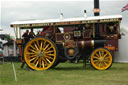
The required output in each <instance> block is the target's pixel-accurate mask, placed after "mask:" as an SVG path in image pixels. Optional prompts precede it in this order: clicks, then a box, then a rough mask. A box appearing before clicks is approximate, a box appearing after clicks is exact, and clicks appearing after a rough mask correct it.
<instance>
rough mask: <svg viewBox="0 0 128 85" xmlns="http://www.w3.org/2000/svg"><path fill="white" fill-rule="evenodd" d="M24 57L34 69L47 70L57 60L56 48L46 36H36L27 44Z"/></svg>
mask: <svg viewBox="0 0 128 85" xmlns="http://www.w3.org/2000/svg"><path fill="white" fill-rule="evenodd" d="M24 59H25V61H26V63H27V65H28V66H29V67H30V68H32V69H34V70H46V69H48V68H50V67H51V66H52V65H53V64H54V62H55V60H56V48H55V46H54V45H53V43H52V42H51V41H50V40H48V39H46V38H35V39H33V40H31V41H29V42H28V44H27V45H26V47H25V49H24Z"/></svg>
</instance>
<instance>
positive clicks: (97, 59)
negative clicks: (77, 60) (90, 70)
mask: <svg viewBox="0 0 128 85" xmlns="http://www.w3.org/2000/svg"><path fill="white" fill-rule="evenodd" d="M91 64H92V65H93V67H94V68H96V69H98V70H105V69H108V68H109V67H110V66H111V64H112V55H111V53H110V52H109V51H108V50H107V49H104V48H98V49H96V50H94V51H93V53H92V55H91Z"/></svg>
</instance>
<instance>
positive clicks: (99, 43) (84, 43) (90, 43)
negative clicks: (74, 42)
mask: <svg viewBox="0 0 128 85" xmlns="http://www.w3.org/2000/svg"><path fill="white" fill-rule="evenodd" d="M105 41H106V40H86V41H79V42H78V47H79V48H88V47H91V48H94V47H104V43H105Z"/></svg>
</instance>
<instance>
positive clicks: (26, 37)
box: [21, 30, 29, 68]
mask: <svg viewBox="0 0 128 85" xmlns="http://www.w3.org/2000/svg"><path fill="white" fill-rule="evenodd" d="M22 38H23V41H24V42H23V43H24V44H23V49H24V47H25V45H26V44H27V42H28V41H29V30H26V32H25V33H24V34H23V35H22ZM21 60H22V61H21V62H22V64H21V68H23V67H24V65H25V61H24V58H23V57H21Z"/></svg>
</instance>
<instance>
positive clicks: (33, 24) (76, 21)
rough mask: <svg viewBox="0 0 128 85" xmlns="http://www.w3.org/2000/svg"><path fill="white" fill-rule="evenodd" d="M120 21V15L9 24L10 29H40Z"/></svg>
mask: <svg viewBox="0 0 128 85" xmlns="http://www.w3.org/2000/svg"><path fill="white" fill-rule="evenodd" d="M121 19H122V16H121V15H111V16H93V17H76V18H59V19H48V20H21V21H16V22H12V23H11V27H22V28H25V27H39V26H40V27H41V26H52V25H74V24H85V23H100V22H116V21H120V20H121Z"/></svg>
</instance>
